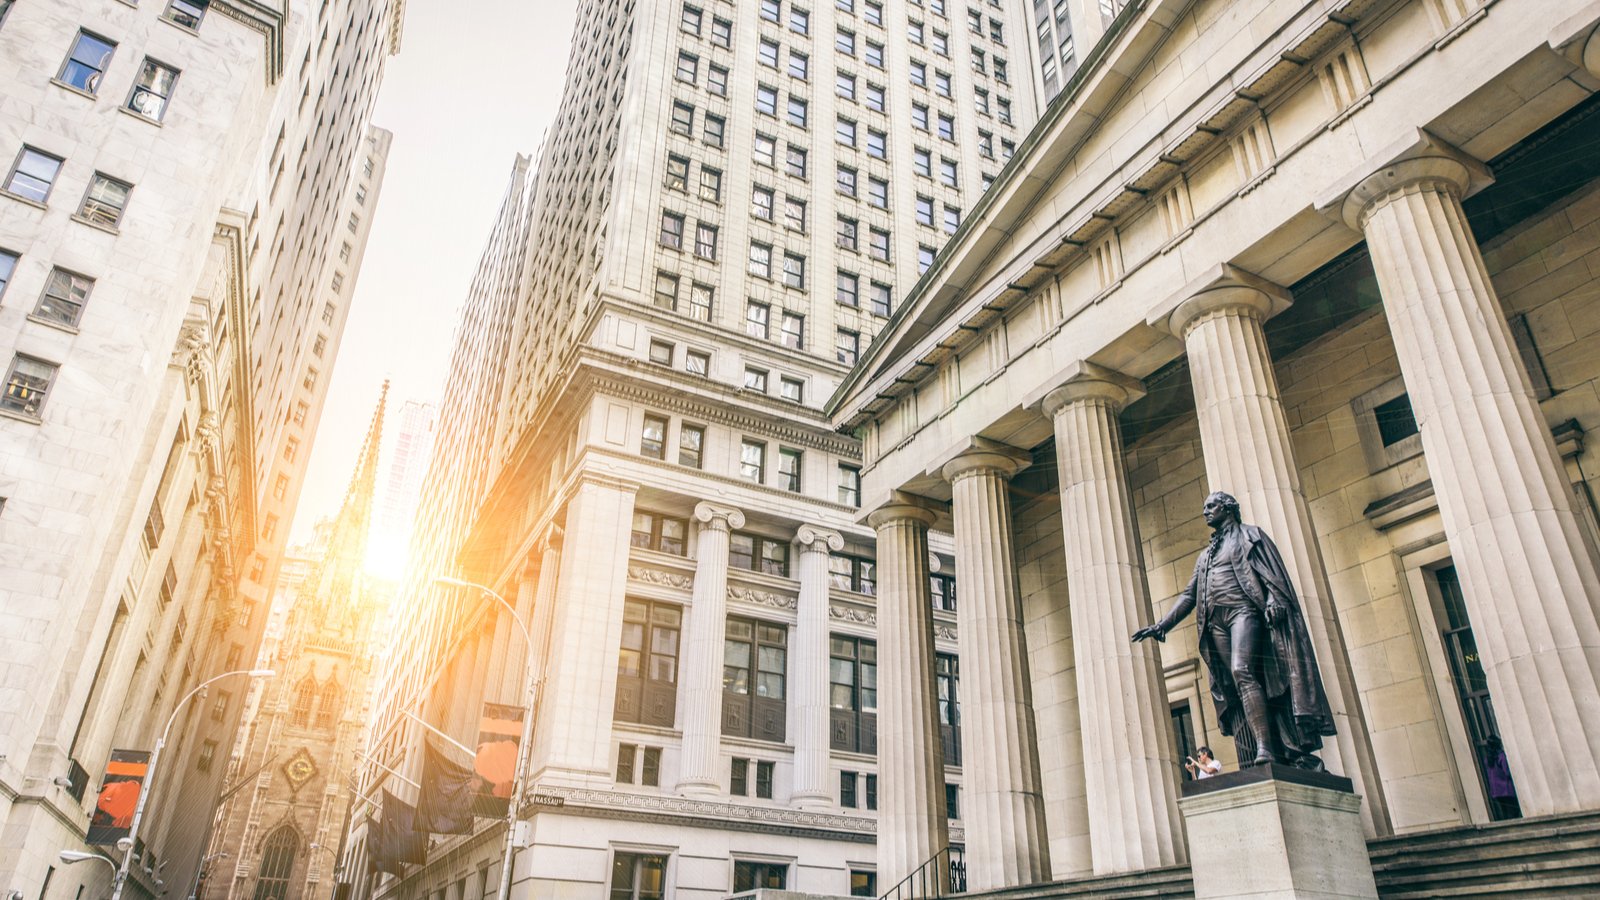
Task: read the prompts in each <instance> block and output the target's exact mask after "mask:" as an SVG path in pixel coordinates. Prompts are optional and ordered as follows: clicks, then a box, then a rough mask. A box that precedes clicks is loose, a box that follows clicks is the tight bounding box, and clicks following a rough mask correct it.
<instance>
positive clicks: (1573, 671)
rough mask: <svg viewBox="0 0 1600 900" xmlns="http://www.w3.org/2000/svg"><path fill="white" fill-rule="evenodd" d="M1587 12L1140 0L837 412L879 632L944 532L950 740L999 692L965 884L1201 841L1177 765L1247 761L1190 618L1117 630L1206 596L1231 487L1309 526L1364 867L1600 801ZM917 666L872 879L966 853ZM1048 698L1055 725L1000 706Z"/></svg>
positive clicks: (1307, 565) (916, 609)
mask: <svg viewBox="0 0 1600 900" xmlns="http://www.w3.org/2000/svg"><path fill="white" fill-rule="evenodd" d="M1597 20H1600V10H1597V9H1596V8H1595V7H1594V6H1592V5H1586V4H1582V3H1542V4H1526V3H1516V2H1504V0H1503V2H1470V0H1448V2H1436V0H1428V2H1415V3H1391V2H1381V0H1378V2H1341V3H1303V4H1271V3H1254V2H1192V3H1190V2H1147V3H1131V4H1128V8H1126V9H1125V10H1123V12H1122V13H1121V14H1120V15H1119V16H1118V17H1117V18H1116V19H1115V20H1114V22H1113V23H1112V25H1111V27H1110V29H1109V30H1108V31H1107V33H1106V36H1105V37H1104V38H1103V40H1102V42H1101V44H1099V45H1098V47H1097V52H1096V53H1095V54H1094V55H1093V58H1091V59H1089V60H1087V61H1086V62H1084V64H1083V65H1082V66H1081V67H1080V68H1079V69H1078V71H1077V73H1076V74H1075V75H1074V76H1073V77H1072V79H1071V80H1070V81H1069V82H1068V84H1067V85H1066V86H1065V87H1064V88H1063V90H1062V92H1061V94H1060V95H1058V97H1057V98H1056V100H1055V101H1054V102H1053V103H1052V104H1051V106H1050V107H1049V109H1048V110H1047V112H1046V113H1045V115H1044V118H1043V120H1042V121H1041V122H1040V124H1039V125H1038V126H1037V127H1036V128H1035V130H1034V132H1033V134H1031V135H1030V136H1029V138H1028V140H1027V141H1026V142H1025V143H1024V146H1023V148H1022V149H1021V150H1019V154H1018V158H1017V159H1016V160H1014V161H1013V163H1012V165H1011V167H1009V168H1008V169H1007V171H1005V172H1003V173H1002V174H1001V176H1000V178H999V179H998V180H997V182H996V184H995V185H994V187H993V188H991V189H990V191H989V192H988V193H987V194H986V195H985V197H984V199H983V200H982V202H981V203H980V205H979V208H978V209H977V210H975V211H974V212H973V213H972V215H971V216H969V217H968V220H967V222H966V223H965V225H964V226H963V229H962V231H961V232H960V233H958V234H957V235H956V236H955V238H954V239H953V240H952V241H951V243H950V244H949V245H947V247H946V249H945V251H944V252H943V253H941V255H940V257H939V258H938V259H937V260H936V261H935V263H934V266H933V267H932V269H931V270H930V272H929V273H928V274H927V275H926V276H925V277H924V279H923V280H922V281H921V282H919V283H918V285H917V286H916V287H915V288H914V289H913V291H912V292H911V293H910V295H909V297H908V298H907V300H906V302H905V303H904V304H903V305H902V307H901V309H900V311H899V312H898V313H897V315H896V318H895V319H893V320H892V321H891V322H890V324H889V326H888V327H887V328H886V329H885V330H884V332H883V333H882V334H880V336H879V340H878V341H877V342H876V343H875V344H874V346H873V348H872V349H871V350H870V351H869V352H868V354H867V356H866V358H865V359H864V361H863V363H862V365H860V366H858V367H857V368H856V369H855V370H853V372H852V373H851V376H850V378H849V379H848V380H847V382H846V383H845V384H844V386H843V387H842V388H841V389H840V391H839V392H838V393H837V394H836V395H835V396H834V398H833V399H832V400H831V401H830V403H829V412H830V414H831V415H832V416H833V421H834V422H835V424H837V425H839V426H841V427H842V428H845V429H848V430H850V431H852V432H855V433H858V434H860V435H861V437H862V440H863V453H864V463H863V482H864V494H865V498H866V499H865V502H864V503H863V507H862V508H863V509H864V510H866V511H868V512H869V521H870V522H872V523H873V525H874V526H875V528H876V531H877V537H878V541H877V562H878V576H879V590H878V596H877V601H878V610H877V612H878V616H879V620H880V622H885V621H891V620H894V621H899V622H903V623H905V624H906V627H905V628H904V629H902V630H900V633H899V634H897V635H894V636H893V640H894V641H895V642H896V643H904V644H907V645H910V646H912V647H926V646H927V645H928V644H929V643H930V642H932V641H936V640H937V632H936V631H935V630H934V629H931V628H930V627H929V625H928V623H926V622H925V621H924V620H922V619H921V618H919V617H921V615H922V611H923V610H925V609H927V608H928V605H929V599H930V598H929V597H928V595H927V593H926V591H925V590H924V584H925V581H924V580H923V576H922V566H923V562H924V560H925V559H926V552H925V551H924V549H923V548H924V547H925V546H926V545H927V544H928V542H929V541H930V540H935V539H936V538H937V535H938V534H939V533H940V532H945V533H953V534H954V536H955V548H954V549H955V556H956V573H957V578H958V582H959V584H960V587H961V605H960V608H959V611H958V613H957V618H958V622H959V624H960V630H959V640H958V641H957V647H958V649H959V651H960V654H961V660H962V664H963V665H962V679H963V683H962V689H963V699H964V701H965V702H964V704H963V712H964V714H965V716H966V728H965V730H964V733H965V734H972V733H973V732H975V731H977V730H978V729H977V728H976V726H977V720H976V717H979V716H991V717H992V718H987V719H985V720H984V721H986V722H990V723H992V724H991V725H990V726H989V727H988V728H987V729H986V730H985V732H984V734H985V738H984V739H983V740H981V741H975V742H973V743H972V744H970V745H969V746H968V747H966V748H964V750H963V759H962V761H963V763H964V764H965V771H966V773H967V778H966V791H967V793H968V795H969V796H971V797H972V798H973V801H974V802H972V803H969V805H968V807H967V808H968V810H969V811H970V812H969V816H968V819H967V821H966V825H967V829H966V836H967V840H966V862H967V869H968V871H967V877H968V879H969V880H970V881H973V882H977V883H981V884H988V885H1000V884H1016V883H1026V882H1027V881H1029V880H1037V879H1038V878H1039V877H1040V874H1041V873H1044V874H1049V875H1053V877H1056V878H1061V877H1068V876H1076V875H1080V874H1084V875H1087V874H1097V875H1098V874H1115V873H1126V872H1148V871H1149V870H1152V869H1157V868H1163V867H1171V866H1176V865H1181V864H1182V863H1183V862H1184V860H1185V859H1186V850H1185V839H1184V833H1183V829H1182V827H1181V824H1180V821H1179V814H1178V809H1177V806H1176V804H1175V799H1174V798H1175V790H1174V788H1175V782H1176V780H1177V779H1178V778H1179V777H1180V776H1181V774H1182V773H1181V771H1180V770H1179V768H1178V766H1177V761H1178V760H1179V759H1181V758H1182V757H1181V754H1182V753H1184V752H1187V751H1186V750H1180V749H1179V748H1180V747H1184V748H1192V747H1193V746H1194V745H1195V744H1196V743H1209V744H1210V745H1211V746H1212V747H1214V748H1216V749H1217V751H1218V754H1219V757H1221V758H1223V759H1224V761H1225V762H1226V763H1227V764H1228V765H1230V766H1231V765H1233V764H1234V760H1233V759H1232V755H1233V754H1232V750H1233V748H1232V746H1231V742H1230V741H1228V740H1226V739H1225V738H1224V737H1223V736H1222V735H1221V733H1220V732H1219V731H1218V728H1217V724H1216V722H1215V720H1214V718H1213V711H1212V707H1211V704H1210V702H1209V700H1208V699H1205V698H1206V696H1207V694H1208V693H1209V690H1210V686H1209V684H1208V682H1207V673H1206V672H1205V671H1204V669H1203V667H1200V666H1198V665H1197V664H1196V636H1195V632H1194V628H1193V626H1192V625H1189V626H1186V627H1184V628H1182V629H1180V630H1178V631H1177V632H1175V633H1174V634H1173V636H1172V638H1171V639H1170V640H1168V641H1167V642H1166V644H1164V645H1161V646H1156V645H1154V644H1153V643H1146V644H1140V645H1132V644H1130V643H1129V641H1128V636H1129V635H1130V634H1131V633H1132V632H1133V631H1134V630H1136V629H1137V628H1139V627H1141V626H1143V625H1147V624H1149V623H1150V622H1152V621H1153V620H1154V618H1156V617H1159V616H1160V615H1162V614H1163V613H1164V612H1165V610H1166V609H1167V607H1168V605H1169V604H1170V602H1171V598H1173V597H1174V596H1175V595H1176V594H1177V593H1178V591H1180V590H1181V589H1182V588H1183V586H1184V584H1185V583H1186V582H1187V580H1188V578H1189V575H1190V573H1191V571H1192V570H1193V566H1194V560H1195V558H1196V555H1197V554H1198V553H1199V552H1200V551H1201V550H1202V549H1204V547H1205V545H1206V542H1207V528H1206V527H1205V525H1204V523H1203V522H1202V521H1201V519H1200V516H1199V510H1200V506H1201V503H1202V500H1203V498H1204V497H1205V496H1206V494H1207V493H1208V492H1209V491H1212V490H1226V491H1229V492H1231V493H1233V494H1235V495H1236V496H1237V497H1238V498H1239V500H1240V502H1241V504H1242V507H1243V514H1244V517H1245V520H1246V521H1247V522H1254V523H1257V524H1259V525H1261V526H1262V527H1263V528H1264V529H1265V530H1266V531H1267V532H1268V533H1269V534H1270V535H1271V536H1272V537H1273V538H1274V539H1275V540H1276V542H1277V543H1278V545H1279V547H1280V548H1282V549H1283V551H1284V554H1285V558H1286V561H1287V564H1288V568H1289V571H1290V574H1291V576H1292V578H1293V580H1294V582H1295V584H1296V586H1297V588H1298V590H1299V594H1300V596H1301V598H1302V601H1303V604H1304V609H1305V614H1306V617H1307V620H1308V623H1309V628H1310V633H1311V636H1312V640H1313V643H1314V644H1315V649H1316V654H1317V657H1318V660H1319V662H1320V664H1321V668H1322V672H1323V676H1324V679H1325V682H1326V685H1327V689H1328V697H1329V701H1330V704H1331V707H1332V711H1333V714H1334V717H1335V720H1336V722H1337V724H1338V731H1339V733H1338V735H1337V737H1335V738H1330V739H1329V740H1328V744H1327V747H1326V750H1325V753H1324V757H1325V760H1326V761H1327V763H1328V766H1329V768H1331V769H1333V770H1334V771H1336V772H1339V773H1342V774H1344V775H1346V776H1348V777H1349V778H1351V779H1352V780H1353V781H1354V783H1355V785H1356V791H1357V793H1359V794H1360V795H1361V797H1362V816H1363V821H1364V823H1365V826H1366V829H1367V832H1368V836H1369V838H1371V839H1373V840H1374V843H1373V844H1372V847H1373V848H1374V849H1373V853H1374V858H1375V859H1379V858H1386V857H1385V856H1384V851H1382V848H1383V847H1386V846H1390V845H1392V842H1393V841H1394V840H1398V838H1390V837H1388V836H1390V835H1413V834H1418V833H1423V832H1428V831H1430V830H1432V829H1449V828H1460V827H1462V826H1484V825H1488V824H1489V823H1491V822H1496V821H1500V820H1506V819H1513V818H1516V817H1519V816H1526V817H1543V816H1565V817H1571V816H1581V815H1582V814H1585V813H1591V814H1592V813H1593V812H1594V811H1595V810H1597V809H1600V772H1597V769H1596V765H1595V758H1596V754H1595V748H1596V742H1597V740H1600V738H1597V732H1596V728H1595V724H1594V723H1595V721H1596V720H1595V716H1594V712H1593V711H1594V710H1595V709H1596V708H1597V706H1600V690H1597V679H1600V657H1597V656H1596V654H1595V650H1594V647H1595V641H1596V638H1597V636H1600V624H1597V614H1600V578H1597V574H1596V570H1597V563H1596V559H1597V556H1596V529H1595V502H1594V491H1595V489H1596V487H1597V482H1596V480H1595V479H1596V475H1595V473H1596V472H1597V471H1600V466H1597V465H1596V464H1595V457H1594V451H1593V450H1592V448H1590V447H1589V446H1587V443H1586V440H1585V435H1586V433H1587V432H1588V431H1590V430H1591V429H1593V428H1594V427H1595V424H1596V423H1597V421H1600V402H1597V399H1600V398H1597V395H1596V392H1595V385H1596V378H1597V377H1600V365H1597V360H1596V357H1595V353H1594V351H1593V347H1594V345H1595V339H1596V330H1597V326H1600V302H1597V301H1596V289H1597V282H1596V281H1595V277H1596V273H1595V271H1594V269H1593V261H1594V258H1595V255H1594V254H1595V250H1596V248H1597V244H1596V242H1595V238H1594V234H1595V213H1594V212H1593V210H1594V209H1596V203H1597V198H1600V180H1597V176H1600V167H1597V166H1596V165H1595V163H1594V160H1593V156H1592V152H1591V148H1592V147H1593V146H1594V145H1593V141H1594V140H1595V139H1596V135H1597V133H1600V132H1597V124H1600V115H1597V112H1600V105H1597V103H1596V102H1595V101H1594V99H1593V94H1594V92H1595V90H1596V89H1597V88H1600V81H1597V78H1596V76H1597V75H1600V66H1597V63H1596V60H1597V59H1600V55H1597V48H1600V40H1597V39H1596V33H1595V28H1596V25H1597V24H1600V22H1597ZM930 535H933V537H930ZM890 641H891V635H890V634H889V633H887V632H885V631H883V630H882V629H880V637H879V656H880V659H886V658H888V657H889V656H890V655H891V651H890V650H889V649H888V647H889V644H890ZM1024 648H1025V649H1024ZM895 653H896V655H899V656H900V658H901V659H902V660H903V661H904V664H905V665H907V666H911V667H912V670H911V671H910V672H908V673H907V674H906V675H905V676H902V678H903V680H900V681H897V682H896V683H895V684H892V685H891V684H890V683H889V682H888V679H887V677H880V679H879V682H880V689H879V694H878V708H879V716H880V719H882V720H884V721H888V720H890V719H899V720H906V721H911V722H912V723H913V726H914V729H913V731H912V732H911V734H910V736H909V737H910V738H911V739H910V740H907V741H905V742H903V743H897V744H896V745H894V746H891V745H890V744H889V743H888V742H887V741H886V740H881V739H880V743H879V767H880V768H879V798H880V808H881V810H882V814H881V817H880V820H879V825H880V827H879V835H878V838H879V840H878V864H879V868H880V872H888V873H900V872H906V871H910V870H911V869H913V868H915V867H917V866H919V865H920V864H921V863H922V861H923V860H924V859H926V858H928V857H929V856H931V855H932V854H933V853H934V852H935V851H936V850H938V849H939V848H940V847H941V846H942V845H943V844H944V843H945V842H946V841H947V840H949V838H947V836H946V834H945V824H946V823H945V819H944V817H943V816H942V815H940V814H937V813H936V810H937V806H938V803H937V796H936V793H937V775H938V772H939V767H940V764H941V759H940V758H939V756H938V754H937V753H930V752H926V751H925V750H919V752H912V751H913V748H929V747H933V746H935V745H934V743H933V742H932V741H931V740H930V738H931V736H932V734H933V731H932V723H931V722H930V721H929V717H928V713H927V710H928V709H930V708H931V707H932V706H933V704H934V703H935V702H936V699H937V696H936V691H935V688H934V684H935V681H934V679H935V676H936V669H935V667H934V664H933V662H932V661H931V660H928V659H927V658H926V657H925V654H924V655H921V656H918V655H915V654H909V653H908V651H895ZM984 707H992V708H991V709H990V710H985V709H984ZM1169 713H1170V715H1169ZM1029 718H1031V719H1032V721H1033V722H1034V723H1035V724H1036V725H1037V730H1038V733H1039V734H1041V735H1047V736H1048V739H1039V740H1030V739H1029V738H1030V736H1029V735H1026V734H1021V733H1017V732H1015V731H1014V730H1011V729H1008V728H1005V727H1001V723H1002V722H1017V721H1026V720H1028V719H1029ZM1175 727H1176V729H1177V731H1178V734H1177V735H1176V739H1175V735H1174V728H1175ZM882 730H883V729H880V732H881V731H882ZM880 737H881V735H880ZM980 798H982V799H980ZM1040 808H1042V810H1043V819H1044V827H1043V828H1042V829H1040V830H1038V831H1035V830H1033V827H1032V826H1033V823H1034V822H1035V821H1037V819H1036V818H1035V813H1034V811H1035V810H1036V809H1040ZM1473 833H1474V834H1479V835H1480V837H1478V838H1476V840H1478V841H1481V843H1480V844H1479V845H1478V846H1479V847H1480V849H1481V851H1482V852H1491V851H1490V849H1489V848H1491V847H1492V846H1493V841H1494V840H1496V838H1494V837H1483V836H1482V835H1485V834H1487V835H1495V834H1499V833H1502V832H1497V831H1495V830H1493V829H1490V830H1488V831H1484V832H1473ZM990 838H992V840H991V839H990ZM1189 839H1190V841H1191V842H1193V846H1194V847H1195V852H1199V849H1198V848H1199V842H1200V841H1201V840H1202V838H1200V837H1199V836H1196V835H1192V834H1191V835H1189ZM1457 864H1458V865H1470V864H1471V863H1470V862H1469V861H1468V858H1467V857H1458V858H1457ZM1384 877H1386V876H1382V875H1380V885H1381V884H1383V883H1384V881H1383V878H1384ZM1510 877H1512V878H1513V879H1522V880H1523V881H1525V882H1529V881H1532V880H1533V879H1535V878H1538V877H1541V876H1539V875H1537V874H1535V873H1530V872H1526V871H1524V872H1521V873H1519V874H1517V875H1515V876H1510ZM1580 883H1583V882H1582V881H1573V882H1569V883H1567V885H1566V886H1564V887H1561V888H1559V889H1558V888H1557V887H1556V882H1553V881H1552V882H1550V883H1549V886H1548V889H1547V892H1548V895H1556V894H1558V893H1561V892H1562V891H1566V890H1582V888H1578V887H1575V885H1577V884H1580ZM1588 883H1591V884H1592V875H1591V877H1590V879H1589V881H1588ZM1522 889H1523V890H1527V891H1530V892H1533V893H1539V894H1540V895H1541V896H1542V895H1546V889H1542V888H1539V887H1537V886H1535V885H1529V884H1524V885H1523V887H1522ZM1418 895H1419V896H1420V895H1421V894H1418Z"/></svg>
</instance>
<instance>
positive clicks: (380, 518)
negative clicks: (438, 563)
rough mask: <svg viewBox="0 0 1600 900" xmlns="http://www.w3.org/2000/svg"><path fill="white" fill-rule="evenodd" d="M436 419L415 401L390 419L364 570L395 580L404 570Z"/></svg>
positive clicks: (430, 410) (432, 409)
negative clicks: (390, 430) (390, 431)
mask: <svg viewBox="0 0 1600 900" xmlns="http://www.w3.org/2000/svg"><path fill="white" fill-rule="evenodd" d="M438 417H439V411H438V408H437V407H436V406H434V405H433V404H432V403H421V402H418V401H416V400H407V401H406V402H405V403H403V404H401V405H400V412H399V415H397V416H395V429H394V437H393V438H391V439H390V441H389V446H388V449H387V452H386V454H385V456H386V457H387V459H386V461H385V463H384V467H383V468H384V475H383V477H382V478H381V479H380V480H379V485H378V497H377V510H376V512H375V514H374V516H373V521H372V539H371V540H370V541H369V545H370V547H371V549H370V550H368V554H367V555H368V558H369V566H370V567H372V568H374V569H375V570H376V571H379V572H381V573H382V574H383V575H384V576H385V577H389V578H397V577H399V576H400V575H401V572H400V571H399V570H400V569H401V568H403V566H404V562H405V556H406V548H407V545H408V544H409V543H410V541H411V531H412V527H413V526H414V525H415V524H416V516H417V505H418V504H419V503H420V502H421V501H422V482H423V479H424V478H426V477H427V474H428V464H429V462H430V461H432V459H433V438H434V429H435V427H436V425H437V424H438Z"/></svg>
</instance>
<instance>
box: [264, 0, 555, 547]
mask: <svg viewBox="0 0 1600 900" xmlns="http://www.w3.org/2000/svg"><path fill="white" fill-rule="evenodd" d="M406 7H407V8H406V22H405V37H404V39H403V41H402V44H401V48H400V55H398V56H396V57H394V58H392V59H390V60H389V64H388V70H387V72H386V73H385V75H384V83H383V87H382V93H381V95H380V97H379V99H378V106H377V110H376V111H375V112H374V114H373V124H375V125H378V126H380V127H382V128H387V129H389V130H390V131H393V132H394V146H393V147H392V149H391V150H390V155H389V169H388V173H387V175H386V176H385V178H384V184H383V191H382V194H381V197H380V199H379V201H378V210H377V214H376V218H375V219H374V220H373V226H372V237H371V239H370V240H369V242H368V244H367V255H366V260H365V262H364V263H363V264H362V267H361V277H360V280H359V281H358V282H357V285H356V292H355V300H354V308H353V309H352V310H351V313H350V321H349V323H348V324H347V325H346V326H345V333H344V342H343V345H342V346H341V347H340V349H339V357H338V360H337V361H336V363H335V365H334V372H333V382H332V384H331V386H330V387H329V394H328V403H327V408H326V409H325V410H324V411H323V414H322V423H321V426H320V428H319V429H318V431H317V436H316V442H315V445H314V448H313V452H312V457H311V464H310V467H309V471H308V473H307V475H306V485H305V489H304V490H303V492H302V493H301V496H300V506H299V509H298V511H297V513H296V516H295V522H294V529H293V532H292V535H291V540H292V541H293V542H299V541H302V540H306V539H308V538H309V537H310V535H311V528H312V526H313V525H315V523H316V521H317V519H319V518H322V517H324V516H332V515H333V514H335V513H336V512H338V509H339V501H340V500H342V499H343V497H344V491H345V487H346V484H347V482H348V480H349V478H350V474H351V470H352V468H353V467H354V466H355V464H356V456H357V454H358V453H359V452H360V450H361V439H362V437H363V435H364V434H365V432H366V427H367V422H368V419H369V418H370V416H371V415H372V408H373V404H375V403H376V402H377V399H378V392H379V390H380V389H381V387H382V385H383V380H384V379H385V378H389V379H391V380H392V382H393V384H392V386H391V387H390V390H389V410H390V412H391V413H394V412H395V411H397V410H398V409H399V408H400V405H401V404H402V403H403V402H405V401H406V400H421V401H425V402H436V401H437V400H438V399H439V397H438V389H439V386H440V382H441V379H442V378H443V376H444V373H445V370H446V367H447V366H448V364H449V358H450V350H451V340H452V338H453V337H454V335H455V325H456V317H457V314H458V312H459V311H460V309H461V304H462V301H463V300H464V299H465V297H466V292H467V286H468V285H469V284H470V283H471V280H472V274H473V270H474V269H475V268H476V265H477V261H478V254H479V252H480V251H481V250H482V248H483V243H484V240H485V239H486V238H487V237H488V234H489V229H490V226H491V225H492V224H493V221H494V214H495V211H496V210H497V208H498V207H499V204H500V199H501V197H502V196H503V195H504V193H505V188H506V185H507V183H508V180H509V178H510V175H511V166H512V162H513V161H514V159H515V157H516V154H517V153H532V152H533V151H534V149H535V148H536V147H537V146H538V141H539V136H540V135H541V134H542V133H543V131H544V129H545V128H546V127H547V126H548V125H549V123H550V121H551V120H552V119H553V118H554V117H555V112H556V108H557V106H558V105H559V104H560V102H561V87H562V81H563V78H564V76H565V73H566V68H567V45H568V42H569V41H570V38H571V33H572V18H573V13H574V11H575V9H576V8H577V0H406ZM389 424H390V425H391V426H393V425H394V424H395V420H394V419H393V418H391V419H390V420H389Z"/></svg>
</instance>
